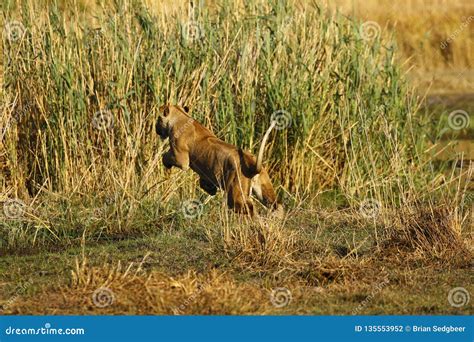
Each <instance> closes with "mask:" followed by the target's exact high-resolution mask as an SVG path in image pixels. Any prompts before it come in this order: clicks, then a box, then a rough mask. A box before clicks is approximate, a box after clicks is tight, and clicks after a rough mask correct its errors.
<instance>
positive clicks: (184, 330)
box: [0, 316, 474, 342]
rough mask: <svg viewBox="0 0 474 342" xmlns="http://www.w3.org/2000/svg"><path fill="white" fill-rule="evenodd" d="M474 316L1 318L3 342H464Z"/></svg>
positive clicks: (470, 341) (470, 338)
mask: <svg viewBox="0 0 474 342" xmlns="http://www.w3.org/2000/svg"><path fill="white" fill-rule="evenodd" d="M473 322H474V318H473V316H1V317H0V328H1V332H0V341H1V342H8V341H59V340H65V341H88V342H89V341H101V342H103V341H133V342H141V341H154V342H155V341H163V342H168V341H186V342H188V341H192V342H196V341H205V342H213V341H216V342H217V341H219V342H225V341H229V342H230V341H232V342H234V341H235V342H237V341H239V342H240V341H242V342H252V341H256V342H257V341H258V342H264V341H272V342H279V341H290V342H299V341H301V342H303V341H328V342H329V341H330V342H335V341H344V342H348V341H351V342H352V341H364V342H365V341H377V342H378V341H430V342H433V341H463V342H473V341H474V334H473Z"/></svg>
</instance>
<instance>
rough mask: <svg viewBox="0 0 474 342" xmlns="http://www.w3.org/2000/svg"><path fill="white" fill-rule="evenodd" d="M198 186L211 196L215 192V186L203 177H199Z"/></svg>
mask: <svg viewBox="0 0 474 342" xmlns="http://www.w3.org/2000/svg"><path fill="white" fill-rule="evenodd" d="M199 186H200V187H201V189H203V190H204V191H205V192H207V193H208V194H209V195H211V196H214V195H215V194H216V193H217V186H215V185H214V184H212V183H211V182H209V181H207V180H205V179H203V178H200V179H199Z"/></svg>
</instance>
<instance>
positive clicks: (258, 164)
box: [255, 121, 276, 174]
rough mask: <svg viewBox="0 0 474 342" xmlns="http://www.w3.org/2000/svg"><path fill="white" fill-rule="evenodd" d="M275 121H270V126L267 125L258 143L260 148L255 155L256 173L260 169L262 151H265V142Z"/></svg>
mask: <svg viewBox="0 0 474 342" xmlns="http://www.w3.org/2000/svg"><path fill="white" fill-rule="evenodd" d="M275 125H276V121H272V123H271V124H270V127H268V129H267V131H266V132H265V135H264V136H263V140H262V145H260V150H259V151H258V155H257V163H256V167H255V172H256V174H259V173H260V172H261V171H262V161H263V152H265V145H266V144H267V141H268V137H269V136H270V132H271V131H272V129H273V128H274V127H275Z"/></svg>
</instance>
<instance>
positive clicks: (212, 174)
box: [156, 105, 281, 216]
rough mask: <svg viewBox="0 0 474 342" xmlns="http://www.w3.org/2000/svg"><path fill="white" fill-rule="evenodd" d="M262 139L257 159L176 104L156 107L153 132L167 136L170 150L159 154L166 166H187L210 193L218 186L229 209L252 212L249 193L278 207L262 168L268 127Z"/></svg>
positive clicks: (185, 167) (250, 213)
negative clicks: (223, 139) (154, 130)
mask: <svg viewBox="0 0 474 342" xmlns="http://www.w3.org/2000/svg"><path fill="white" fill-rule="evenodd" d="M272 128H273V125H272V126H271V127H270V128H269V130H268V131H267V133H266V134H265V137H264V139H263V142H262V146H261V148H260V151H259V154H258V158H255V157H254V156H253V155H252V154H251V153H249V152H247V151H244V150H242V149H240V148H237V147H236V146H234V145H231V144H228V143H226V142H225V141H222V140H221V139H219V138H217V137H216V136H215V135H214V134H213V133H212V132H211V131H210V130H208V129H207V128H206V127H204V126H203V125H201V124H200V123H199V122H197V121H195V120H194V119H192V118H191V117H190V116H189V115H188V114H187V110H185V109H183V108H182V107H180V106H174V105H164V106H161V107H160V116H159V117H158V120H157V122H156V132H157V134H158V135H159V136H160V137H161V138H162V139H166V138H169V139H170V149H169V150H168V151H167V152H166V153H165V154H164V155H163V164H164V166H165V167H166V168H168V169H169V168H171V167H173V166H175V167H178V168H180V169H182V170H184V171H186V170H188V169H189V168H191V169H192V170H193V171H194V172H196V173H197V174H198V175H199V177H200V180H199V185H200V186H201V188H202V189H203V190H204V191H206V192H207V193H208V194H210V195H215V194H216V192H217V190H218V189H222V190H224V191H225V192H226V195H227V204H228V206H229V208H231V209H234V210H235V211H236V212H238V213H243V214H249V215H252V216H253V215H254V214H255V209H254V205H253V203H252V200H251V198H250V194H253V195H254V196H255V197H256V198H257V199H258V200H259V201H260V202H262V203H263V204H264V205H265V206H266V207H268V208H271V209H278V210H281V206H280V205H279V204H278V203H277V197H276V195H275V191H274V189H273V186H272V183H271V181H270V177H269V176H268V173H267V171H266V170H265V168H264V167H262V157H263V150H264V147H265V146H264V145H265V143H266V140H267V139H268V135H269V133H270V130H271V129H272Z"/></svg>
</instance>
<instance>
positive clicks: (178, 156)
mask: <svg viewBox="0 0 474 342" xmlns="http://www.w3.org/2000/svg"><path fill="white" fill-rule="evenodd" d="M162 160H163V165H164V166H165V167H166V168H168V169H170V168H171V167H173V166H176V167H179V168H180V169H181V170H183V171H187V170H189V154H188V153H187V152H177V151H173V150H169V151H168V152H166V153H165V154H163V159H162Z"/></svg>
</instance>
